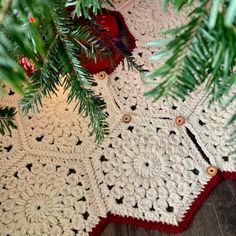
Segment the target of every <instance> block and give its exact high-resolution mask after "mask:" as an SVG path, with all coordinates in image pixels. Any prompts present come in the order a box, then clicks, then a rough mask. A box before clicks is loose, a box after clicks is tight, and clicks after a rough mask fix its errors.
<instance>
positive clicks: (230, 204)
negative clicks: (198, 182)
mask: <svg viewBox="0 0 236 236" xmlns="http://www.w3.org/2000/svg"><path fill="white" fill-rule="evenodd" d="M211 200H212V203H213V208H214V210H215V214H216V215H217V218H218V221H219V225H220V227H221V230H222V232H223V236H231V235H233V236H234V235H236V182H235V181H229V180H228V181H224V182H221V183H220V185H219V186H218V187H217V188H216V189H215V190H214V192H213V194H212V196H211Z"/></svg>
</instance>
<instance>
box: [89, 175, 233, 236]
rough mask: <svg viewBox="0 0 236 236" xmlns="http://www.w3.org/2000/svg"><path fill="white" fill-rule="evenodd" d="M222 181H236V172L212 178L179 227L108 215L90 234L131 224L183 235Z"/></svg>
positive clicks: (90, 235)
mask: <svg viewBox="0 0 236 236" xmlns="http://www.w3.org/2000/svg"><path fill="white" fill-rule="evenodd" d="M221 179H231V180H236V172H219V173H218V174H217V175H216V176H214V177H212V179H211V180H210V181H209V182H208V183H207V184H206V185H205V187H204V190H203V191H202V192H201V193H200V195H198V197H197V198H195V200H194V201H193V203H192V205H191V207H190V209H189V210H188V211H187V212H186V213H185V215H184V218H183V220H182V221H181V222H180V223H179V225H178V226H176V225H169V224H166V223H161V222H153V221H144V220H140V219H137V218H133V217H127V216H125V217H122V216H118V215H113V214H111V213H108V215H107V217H106V218H100V222H99V223H98V224H97V225H96V226H95V227H94V228H93V230H92V232H90V233H89V236H99V235H100V234H101V233H102V231H103V230H104V228H105V227H106V225H107V224H108V223H116V224H130V225H133V226H137V227H142V228H146V229H154V230H160V231H163V232H168V233H181V232H183V231H184V230H186V229H187V228H188V226H189V224H190V223H191V221H192V219H193V217H194V215H195V213H196V212H197V210H198V209H199V207H200V206H201V204H202V203H203V202H204V200H205V199H206V198H207V197H208V195H209V194H210V192H211V191H212V190H213V189H214V187H216V186H217V185H218V184H219V182H220V180H221Z"/></svg>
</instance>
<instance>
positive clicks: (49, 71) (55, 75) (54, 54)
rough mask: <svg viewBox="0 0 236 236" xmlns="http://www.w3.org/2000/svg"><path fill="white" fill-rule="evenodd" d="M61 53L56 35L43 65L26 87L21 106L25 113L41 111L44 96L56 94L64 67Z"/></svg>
mask: <svg viewBox="0 0 236 236" xmlns="http://www.w3.org/2000/svg"><path fill="white" fill-rule="evenodd" d="M59 53H60V47H59V42H58V39H57V37H55V39H54V41H53V42H52V44H51V46H50V48H49V49H48V54H47V57H46V58H45V59H44V64H43V66H42V67H41V68H40V69H38V70H36V71H35V72H34V74H33V75H32V76H31V78H30V80H31V83H30V85H29V86H28V87H27V88H26V92H25V95H24V97H23V98H22V99H21V100H20V106H21V108H22V111H23V112H24V113H25V114H27V113H28V112H29V110H32V111H33V112H35V111H39V108H38V106H39V105H40V106H41V107H42V98H43V97H44V96H50V94H51V93H55V94H56V91H57V86H59V85H60V78H59V73H60V71H61V69H62V66H61V65H60V64H59V63H58V58H59Z"/></svg>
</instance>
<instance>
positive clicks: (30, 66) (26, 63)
mask: <svg viewBox="0 0 236 236" xmlns="http://www.w3.org/2000/svg"><path fill="white" fill-rule="evenodd" d="M18 63H19V64H20V65H21V66H22V67H23V69H24V70H25V72H26V74H27V75H28V76H31V75H32V74H33V73H34V71H35V66H34V63H33V62H32V60H30V59H28V58H27V57H21V58H20V59H19V61H18Z"/></svg>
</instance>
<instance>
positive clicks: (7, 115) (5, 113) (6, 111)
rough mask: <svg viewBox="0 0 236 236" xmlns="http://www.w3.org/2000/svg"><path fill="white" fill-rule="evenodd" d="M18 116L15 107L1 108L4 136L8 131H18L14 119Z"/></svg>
mask: <svg viewBox="0 0 236 236" xmlns="http://www.w3.org/2000/svg"><path fill="white" fill-rule="evenodd" d="M15 114H16V112H15V108H14V107H10V108H9V107H0V134H2V135H4V134H5V132H6V130H8V131H9V133H11V129H16V128H17V126H16V125H15V124H14V121H13V117H14V115H15Z"/></svg>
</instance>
